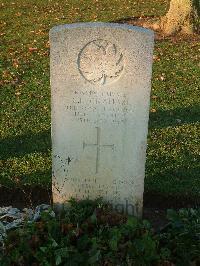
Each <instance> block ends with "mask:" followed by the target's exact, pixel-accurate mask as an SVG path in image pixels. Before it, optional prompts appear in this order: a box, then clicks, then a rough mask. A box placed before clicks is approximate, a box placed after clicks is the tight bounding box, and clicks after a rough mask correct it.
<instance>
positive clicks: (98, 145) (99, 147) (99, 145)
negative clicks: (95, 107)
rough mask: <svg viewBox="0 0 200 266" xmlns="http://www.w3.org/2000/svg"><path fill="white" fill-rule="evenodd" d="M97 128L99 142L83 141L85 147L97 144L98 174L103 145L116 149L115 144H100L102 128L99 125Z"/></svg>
mask: <svg viewBox="0 0 200 266" xmlns="http://www.w3.org/2000/svg"><path fill="white" fill-rule="evenodd" d="M96 129H97V142H96V143H94V144H87V143H85V142H83V149H85V147H87V146H96V149H97V153H96V174H97V173H98V170H99V163H100V151H101V147H108V148H111V149H112V150H114V144H111V145H109V144H106V145H105V144H100V143H101V139H100V138H101V135H100V134H101V129H100V128H99V127H96Z"/></svg>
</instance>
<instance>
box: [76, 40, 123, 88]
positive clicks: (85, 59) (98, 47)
mask: <svg viewBox="0 0 200 266" xmlns="http://www.w3.org/2000/svg"><path fill="white" fill-rule="evenodd" d="M78 66H79V71H80V73H81V75H82V76H83V77H84V78H85V79H86V80H87V81H89V82H92V83H99V84H106V83H110V82H112V81H114V80H115V79H116V78H118V77H119V76H120V74H121V73H122V71H123V69H124V58H123V54H122V52H121V50H120V49H119V48H118V47H117V46H116V45H115V44H112V43H111V42H108V41H105V40H95V41H92V42H90V43H88V44H87V45H86V46H85V47H84V48H83V49H82V50H81V52H80V54H79V57H78Z"/></svg>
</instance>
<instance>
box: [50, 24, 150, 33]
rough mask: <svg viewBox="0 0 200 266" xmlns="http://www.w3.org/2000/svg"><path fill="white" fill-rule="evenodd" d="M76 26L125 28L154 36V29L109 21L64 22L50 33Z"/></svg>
mask: <svg viewBox="0 0 200 266" xmlns="http://www.w3.org/2000/svg"><path fill="white" fill-rule="evenodd" d="M75 28H111V29H115V28H118V29H124V30H130V31H137V32H141V33H144V34H147V35H151V36H154V31H152V30H149V29H146V28H143V27H138V26H132V25H128V24H119V23H109V22H107V23H106V22H85V23H84V22H82V23H71V24H63V25H59V26H55V27H53V28H51V29H50V32H49V34H50V35H51V34H52V33H54V32H59V31H62V30H65V29H75Z"/></svg>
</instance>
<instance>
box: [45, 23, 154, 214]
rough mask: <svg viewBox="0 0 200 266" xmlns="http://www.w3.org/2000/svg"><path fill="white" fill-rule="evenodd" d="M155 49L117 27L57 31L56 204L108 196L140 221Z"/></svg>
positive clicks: (145, 34) (149, 39)
mask: <svg viewBox="0 0 200 266" xmlns="http://www.w3.org/2000/svg"><path fill="white" fill-rule="evenodd" d="M153 43H154V34H153V32H152V31H150V30H146V29H143V28H139V27H133V26H128V25H120V24H112V23H80V24H71V25H62V26H57V27H54V28H53V29H52V30H51V31H50V47H51V50H50V51H51V88H52V92H51V95H52V149H53V151H52V153H53V155H52V156H53V177H52V179H53V180H52V182H53V201H54V204H58V205H59V204H61V205H62V203H64V202H66V201H67V200H69V199H70V198H71V197H73V198H77V199H86V198H89V199H96V198H99V197H102V198H103V199H104V200H106V201H108V202H110V203H111V204H112V205H113V207H114V208H116V209H118V210H119V209H121V211H124V212H128V213H130V214H134V215H137V216H140V215H141V212H142V203H143V190H144V175H145V158H146V141H147V131H148V116H149V102H150V88H151V71H152V52H153Z"/></svg>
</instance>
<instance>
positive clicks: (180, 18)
mask: <svg viewBox="0 0 200 266" xmlns="http://www.w3.org/2000/svg"><path fill="white" fill-rule="evenodd" d="M194 1H195V0H171V2H170V7H169V10H168V12H167V14H166V15H165V16H164V17H162V18H161V23H160V28H161V30H162V31H163V33H164V35H172V34H175V33H177V32H182V33H185V34H192V33H194V21H195V20H196V19H198V14H197V9H196V7H195V6H194Z"/></svg>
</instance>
